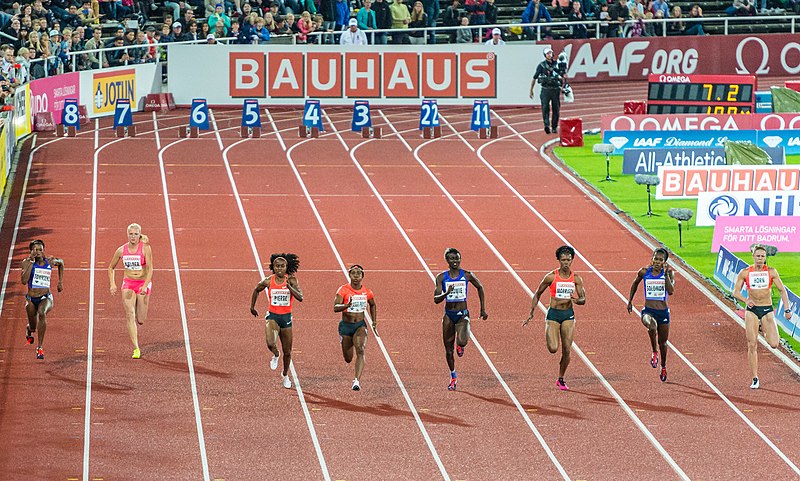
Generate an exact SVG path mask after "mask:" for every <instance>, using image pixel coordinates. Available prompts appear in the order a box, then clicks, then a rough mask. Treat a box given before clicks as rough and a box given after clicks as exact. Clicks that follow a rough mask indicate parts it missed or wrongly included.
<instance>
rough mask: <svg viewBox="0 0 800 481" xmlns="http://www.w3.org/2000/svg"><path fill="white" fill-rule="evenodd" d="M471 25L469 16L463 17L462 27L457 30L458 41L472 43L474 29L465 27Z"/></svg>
mask: <svg viewBox="0 0 800 481" xmlns="http://www.w3.org/2000/svg"><path fill="white" fill-rule="evenodd" d="M467 26H469V17H468V16H466V15H464V16H462V17H461V27H462V28H459V29H458V30H456V43H472V30H470V29H468V28H464V27H467Z"/></svg>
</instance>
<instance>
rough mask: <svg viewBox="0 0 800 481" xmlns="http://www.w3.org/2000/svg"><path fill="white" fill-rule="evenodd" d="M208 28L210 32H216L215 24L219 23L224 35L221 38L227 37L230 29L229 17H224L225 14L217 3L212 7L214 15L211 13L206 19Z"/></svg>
mask: <svg viewBox="0 0 800 481" xmlns="http://www.w3.org/2000/svg"><path fill="white" fill-rule="evenodd" d="M207 21H208V26H209V27H211V30H216V27H217V24H218V23H220V24H222V26H223V30H224V32H225V33H224V34H223V37H225V36H227V35H228V31H230V29H231V17H229V16H227V15H225V12H224V11H223V10H222V4H221V3H218V4H216V6H215V7H214V13H212V14H211V15H210V16H209V17H208V20H207Z"/></svg>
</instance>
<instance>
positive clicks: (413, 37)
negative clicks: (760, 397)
mask: <svg viewBox="0 0 800 481" xmlns="http://www.w3.org/2000/svg"><path fill="white" fill-rule="evenodd" d="M427 25H428V16H427V15H426V14H425V10H424V8H423V6H422V2H421V1H419V0H417V1H416V2H414V8H413V9H412V10H411V21H410V22H408V28H410V29H413V30H412V31H411V33H409V34H408V35H409V38H408V39H409V40H410V41H411V43H412V44H414V45H425V31H424V30H416V29H418V28H425V27H426V26H427Z"/></svg>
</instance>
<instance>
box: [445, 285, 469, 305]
mask: <svg viewBox="0 0 800 481" xmlns="http://www.w3.org/2000/svg"><path fill="white" fill-rule="evenodd" d="M450 286H453V290H452V291H451V292H450V294H448V295H447V301H448V302H459V301H466V300H467V281H453V282H445V284H444V288H445V290H447V289H450Z"/></svg>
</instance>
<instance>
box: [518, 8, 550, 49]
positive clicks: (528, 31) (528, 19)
mask: <svg viewBox="0 0 800 481" xmlns="http://www.w3.org/2000/svg"><path fill="white" fill-rule="evenodd" d="M552 21H553V19H552V18H551V17H550V12H548V11H547V8H546V7H545V6H544V5H543V4H542V2H541V0H530V2H528V6H527V7H525V11H524V12H522V23H545V22H546V23H550V22H552ZM524 32H525V35H526V36H527V37H528V38H529V39H533V40H538V38H539V35H540V34H541V30H540V27H536V33H533V28H531V27H525V28H524ZM544 37H545V38H547V37H550V27H545V34H544Z"/></svg>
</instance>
